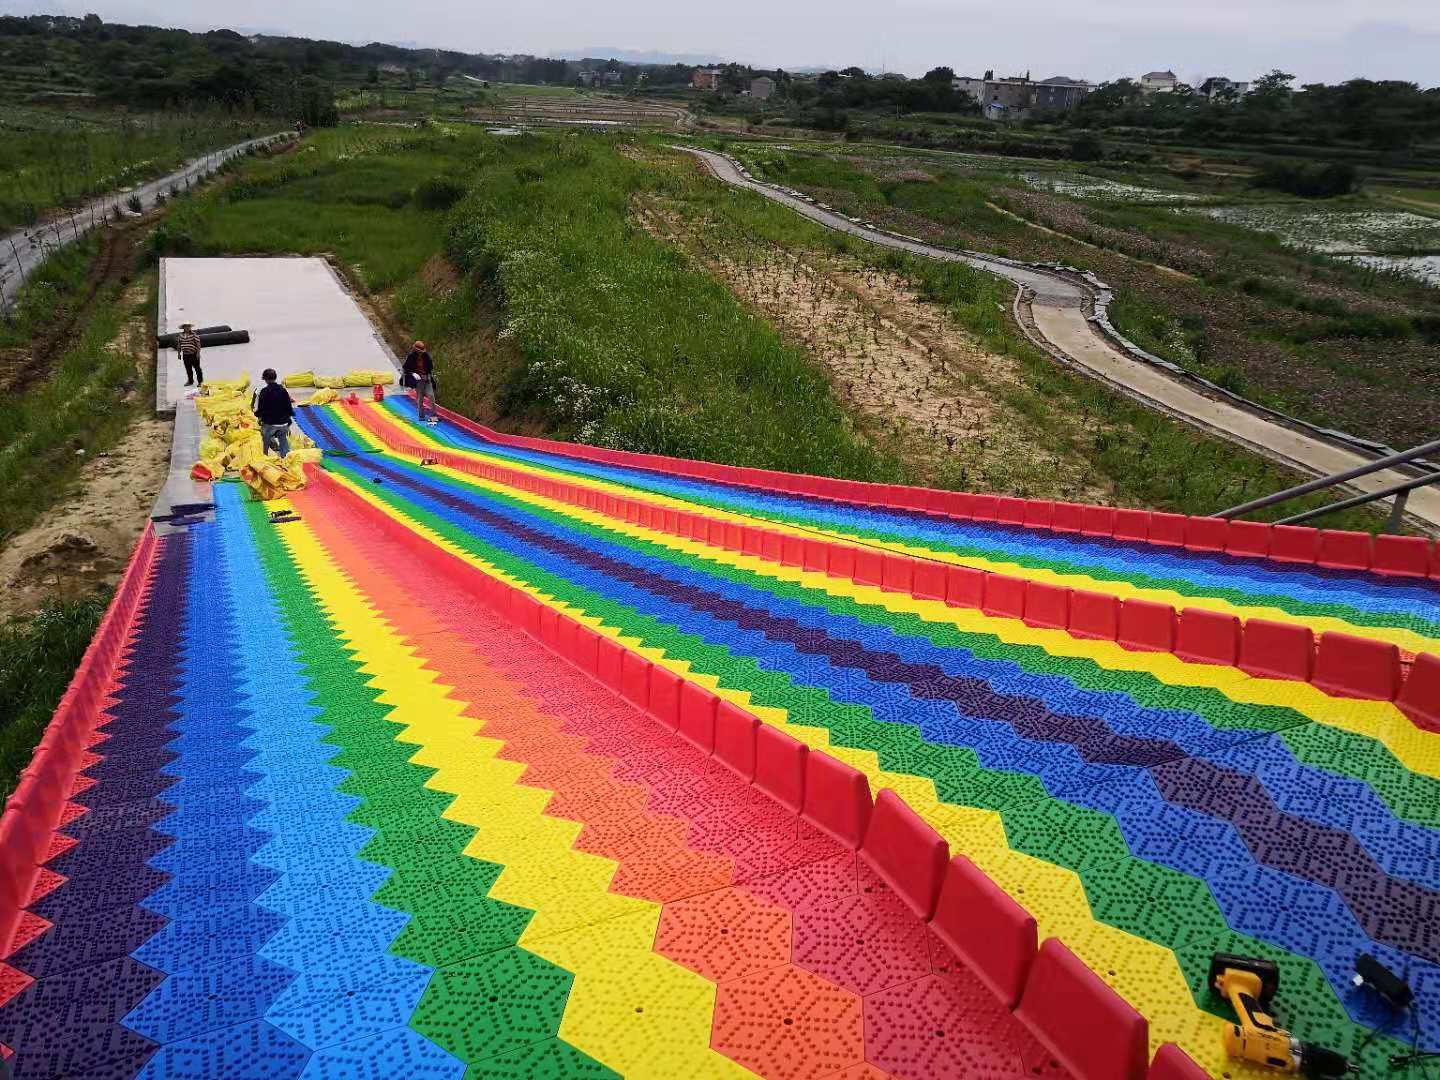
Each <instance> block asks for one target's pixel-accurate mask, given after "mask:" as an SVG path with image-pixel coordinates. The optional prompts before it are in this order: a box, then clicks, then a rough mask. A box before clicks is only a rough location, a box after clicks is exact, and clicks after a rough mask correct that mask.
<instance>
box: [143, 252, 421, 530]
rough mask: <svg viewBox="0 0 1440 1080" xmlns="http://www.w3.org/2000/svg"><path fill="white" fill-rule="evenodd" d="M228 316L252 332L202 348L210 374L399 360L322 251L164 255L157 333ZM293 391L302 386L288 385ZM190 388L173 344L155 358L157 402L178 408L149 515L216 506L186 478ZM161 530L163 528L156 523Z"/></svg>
mask: <svg viewBox="0 0 1440 1080" xmlns="http://www.w3.org/2000/svg"><path fill="white" fill-rule="evenodd" d="M182 322H193V323H195V325H196V326H205V325H207V324H208V325H215V324H219V323H228V324H229V325H231V326H233V327H235V328H236V329H237V330H241V329H243V330H249V331H250V343H249V344H248V345H217V346H212V347H211V348H209V349H206V350H205V351H204V352H203V353H202V354H201V362H202V364H203V367H204V370H205V377H206V378H207V379H236V378H239V377H240V376H241V375H249V376H250V382H251V385H252V386H254V385H257V384H258V383H259V382H260V372H262V371H264V370H265V369H266V368H267V367H273V368H274V369H275V370H276V371H277V372H279V374H280V375H281V376H282V377H283V376H285V375H287V374H289V373H290V372H293V371H313V372H315V373H316V374H317V375H343V374H344V373H345V372H347V371H349V370H351V369H352V368H370V369H376V368H378V369H382V370H383V369H386V368H390V369H393V370H395V371H396V373H397V375H398V372H399V368H398V366H397V364H396V361H395V356H394V354H393V353H392V352H391V351H390V347H389V346H388V345H386V344H385V342H384V340H383V339H382V338H381V337H380V336H379V335H378V334H377V333H376V332H375V328H374V327H373V326H372V325H371V323H370V320H369V318H368V317H367V316H366V315H365V313H364V312H363V311H361V310H360V305H359V304H357V303H356V302H355V298H354V297H353V296H352V295H351V294H350V292H349V290H348V289H346V288H345V285H344V283H343V282H342V281H341V280H340V278H339V276H338V275H336V273H335V271H334V270H333V269H331V267H330V264H329V263H327V262H326V261H325V260H324V259H313V258H273V259H260V258H252V259H161V260H160V312H159V325H158V326H157V327H156V333H157V334H164V333H168V332H170V331H172V330H176V329H178V328H179V326H180V324H181V323H182ZM368 392H369V391H365V393H368ZM291 393H292V395H293V396H295V397H296V398H304V397H307V396H308V395H309V393H310V391H308V390H303V389H296V390H292V391H291ZM194 396H195V391H194V390H187V389H186V387H185V365H184V364H182V363H181V362H180V358H179V356H177V355H176V354H175V352H174V351H173V350H171V349H162V350H160V351H159V353H158V354H157V355H156V358H155V409H156V411H157V412H161V413H167V412H172V411H173V412H174V413H175V436H174V443H173V447H172V452H171V458H170V475H169V477H168V478H167V480H166V482H165V487H164V489H163V490H162V491H161V492H160V496H159V498H158V499H156V500H155V508H154V510H153V511H152V512H151V516H152V517H154V518H158V519H164V518H168V517H169V516H170V515H171V514H173V513H175V512H177V510H178V511H180V512H183V513H186V514H199V515H201V516H204V515H205V513H206V510H205V508H207V507H209V506H211V505H212V501H211V492H210V485H209V483H202V482H198V481H195V480H192V479H191V478H190V467H191V466H192V465H194V464H195V461H196V459H197V458H198V457H199V447H200V440H201V438H202V437H203V436H204V427H203V425H202V424H201V423H200V418H199V416H198V415H197V413H196V411H195V403H194ZM162 531H164V530H163V528H162Z"/></svg>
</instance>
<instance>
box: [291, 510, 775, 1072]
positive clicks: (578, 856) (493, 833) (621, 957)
mask: <svg viewBox="0 0 1440 1080" xmlns="http://www.w3.org/2000/svg"><path fill="white" fill-rule="evenodd" d="M280 535H281V537H282V539H283V540H284V542H285V544H286V547H287V548H288V549H289V551H290V554H291V556H292V558H293V559H294V561H295V563H296V565H297V566H298V567H299V569H300V574H301V577H302V578H303V579H304V581H305V584H306V586H307V587H308V588H309V589H310V591H311V592H312V594H313V595H314V596H315V599H316V602H317V603H318V604H319V606H320V607H321V609H322V610H323V611H324V612H325V613H326V615H327V616H328V618H329V619H330V621H331V622H332V624H333V625H334V627H335V629H336V634H337V636H338V637H339V638H340V640H341V641H342V643H343V644H344V647H345V648H346V649H347V650H349V651H350V652H351V653H352V654H353V655H354V657H355V660H356V662H357V664H358V665H359V667H360V671H361V672H362V673H363V674H365V675H366V676H368V677H369V683H370V685H371V686H373V687H375V688H376V689H378V690H379V691H380V692H381V696H380V699H379V700H380V702H381V703H383V704H385V705H388V706H390V707H391V709H392V712H391V713H390V715H389V717H388V720H389V721H390V722H392V723H396V724H400V725H402V729H401V732H400V734H399V735H398V736H397V738H398V739H399V740H400V741H402V742H410V743H414V744H415V746H416V747H417V749H416V752H415V755H414V756H413V757H412V758H411V760H412V761H414V762H415V763H417V764H421V765H426V766H429V767H431V768H434V769H436V770H437V771H436V772H435V774H434V775H433V776H432V777H431V778H430V780H429V781H428V782H427V786H429V787H431V788H434V789H436V790H438V791H444V792H448V793H452V794H454V795H456V799H455V801H454V802H453V803H452V804H451V805H450V806H449V807H448V808H447V810H446V811H445V816H446V817H447V818H449V819H451V820H454V821H458V822H461V823H463V824H466V825H471V826H474V827H476V830H477V831H476V833H475V837H474V839H473V840H472V841H471V842H470V844H469V845H468V846H467V848H466V854H467V855H470V856H473V857H474V858H477V859H484V860H486V861H488V862H493V863H496V864H498V865H501V866H503V867H504V868H505V869H504V870H503V871H502V872H501V874H500V876H499V877H498V878H497V880H496V882H495V884H494V886H493V887H492V888H491V890H490V895H491V896H493V897H495V898H496V899H498V900H503V901H507V902H509V903H512V904H515V905H518V906H520V907H524V908H527V909H530V910H532V911H534V912H535V916H534V918H533V919H532V920H531V922H530V924H529V926H527V927H526V930H525V932H524V934H523V935H522V936H521V938H520V941H519V945H520V946H521V947H522V948H525V949H527V950H529V951H530V952H533V953H535V954H536V955H537V956H541V957H543V958H545V959H547V960H550V961H552V962H553V963H555V964H558V965H559V966H561V967H563V968H565V969H566V970H568V971H570V972H573V974H574V976H575V979H574V984H573V986H572V988H571V991H570V997H569V1000H568V1003H567V1005H566V1009H565V1015H564V1018H563V1020H562V1022H561V1028H560V1037H561V1038H563V1039H565V1040H566V1041H567V1042H569V1043H570V1044H571V1045H573V1046H575V1047H576V1048H578V1049H580V1050H583V1051H584V1052H585V1053H587V1054H590V1055H591V1056H592V1057H594V1058H596V1059H597V1060H599V1061H602V1062H604V1063H605V1064H607V1065H609V1066H610V1067H612V1068H614V1069H616V1070H617V1071H619V1072H621V1073H622V1074H624V1075H625V1076H633V1077H656V1078H669V1077H675V1076H696V1077H749V1076H751V1075H752V1074H751V1073H750V1072H749V1071H748V1070H746V1069H744V1068H742V1067H740V1066H739V1065H736V1064H735V1063H734V1062H733V1061H731V1060H730V1059H728V1058H726V1057H724V1056H723V1055H721V1054H719V1053H717V1052H715V1051H714V1050H712V1049H711V1048H710V1031H711V1024H712V1021H713V1012H714V1004H715V987H714V985H713V984H712V983H710V982H709V981H707V980H706V979H704V978H702V977H700V976H699V975H696V974H695V973H693V972H691V971H689V970H687V969H685V968H682V967H680V966H678V965H677V964H675V963H673V962H671V961H670V960H667V959H665V958H664V957H662V956H660V955H659V954H657V953H655V952H654V950H653V945H654V939H655V928H656V925H657V923H658V921H659V918H660V905H658V904H654V903H650V902H648V901H644V900H638V899H635V898H633V897H626V896H620V895H617V894H615V893H612V892H610V891H609V886H610V881H611V879H612V877H613V876H614V874H615V870H616V863H615V862H614V861H612V860H610V859H604V858H601V857H599V856H596V855H591V854H589V853H587V852H584V851H577V850H575V849H574V848H573V846H572V845H573V844H574V841H575V838H576V836H577V835H578V834H579V831H580V828H581V826H580V825H579V824H578V823H576V822H572V821H566V820H563V819H560V818H555V817H549V816H546V815H545V814H543V813H542V811H543V809H544V806H545V804H546V802H547V801H548V799H549V794H550V793H549V792H546V791H543V790H541V789H538V788H534V787H529V786H525V785H521V784H519V783H518V779H519V775H520V773H521V772H522V771H523V769H524V767H525V766H524V765H523V764H521V763H517V762H512V761H506V760H502V759H500V758H498V757H497V756H496V754H497V752H498V751H499V750H500V748H501V746H502V744H501V743H500V742H498V741H497V740H494V739H487V738H485V737H484V725H483V721H480V720H476V719H474V718H473V717H472V716H469V715H466V710H467V708H470V707H471V706H476V707H478V708H477V710H476V711H479V712H481V713H482V714H483V711H484V702H481V701H477V702H467V701H463V700H460V699H458V698H457V697H456V696H455V695H454V693H453V691H452V688H451V687H449V686H447V685H445V683H444V682H443V681H442V679H441V678H440V676H439V674H438V673H437V672H435V671H434V670H432V669H430V668H428V667H427V666H426V665H425V664H424V662H423V660H422V658H420V657H419V656H418V655H417V649H416V648H415V647H414V644H413V643H412V642H411V641H409V640H408V639H407V638H405V637H403V636H401V635H400V634H398V633H397V632H396V631H395V630H394V629H393V628H392V627H391V625H390V624H389V623H388V621H387V620H386V619H385V618H384V616H383V615H382V614H381V612H380V611H379V610H377V609H376V608H375V607H373V606H372V605H371V604H369V603H368V602H367V601H365V600H364V599H362V598H361V596H360V594H359V592H358V590H357V589H356V588H355V586H354V584H353V582H352V580H351V578H350V576H349V575H350V573H351V572H355V573H361V574H363V573H364V572H365V568H363V567H349V568H342V567H340V566H339V565H338V564H337V563H336V562H335V561H334V560H333V559H332V557H331V555H330V554H329V552H328V550H327V549H326V548H325V547H324V546H323V545H322V544H321V543H320V542H319V541H318V539H317V538H316V537H315V535H314V534H313V533H312V532H311V531H310V530H309V529H308V528H307V527H306V526H305V524H304V522H303V521H301V522H295V523H292V524H290V525H288V526H286V527H285V529H284V530H283V531H282V532H281V534H280ZM419 610H421V611H422V612H423V608H421V609H419ZM477 728H478V729H479V732H480V734H479V735H478V736H477V734H476V731H477ZM637 1002H639V1005H638V1006H637V1004H636V1003H637Z"/></svg>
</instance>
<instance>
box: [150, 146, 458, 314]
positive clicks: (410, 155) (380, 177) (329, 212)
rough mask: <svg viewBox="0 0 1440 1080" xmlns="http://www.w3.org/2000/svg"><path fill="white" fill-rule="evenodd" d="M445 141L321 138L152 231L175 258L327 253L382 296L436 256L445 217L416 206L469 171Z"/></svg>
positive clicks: (250, 167)
mask: <svg viewBox="0 0 1440 1080" xmlns="http://www.w3.org/2000/svg"><path fill="white" fill-rule="evenodd" d="M461 145H462V140H461V139H459V138H457V137H452V136H449V135H447V134H444V133H442V132H433V131H432V132H416V133H404V134H396V135H392V134H390V133H386V134H384V135H379V134H376V133H375V132H374V130H373V129H366V128H347V129H341V130H338V131H324V132H320V133H318V134H317V135H315V136H314V137H313V138H312V139H311V140H310V141H309V142H308V143H307V145H306V146H305V147H304V148H303V149H301V150H299V151H297V152H295V153H294V154H292V155H288V156H286V157H284V158H280V159H275V160H272V161H266V162H255V163H247V164H246V166H245V167H244V168H243V169H242V170H241V172H240V175H239V176H238V178H237V179H236V180H235V182H234V183H232V184H231V185H230V186H229V187H228V188H226V189H224V190H221V191H218V192H216V193H213V194H210V195H206V196H204V197H202V198H200V199H197V200H193V201H191V202H188V203H186V204H183V205H181V206H178V207H176V208H175V209H174V210H172V212H171V214H170V216H169V217H168V218H167V220H166V221H165V223H164V224H163V225H162V226H161V227H160V228H159V229H157V230H156V235H155V245H156V248H157V250H158V251H161V252H164V253H166V254H172V255H201V256H206V255H224V254H245V253H250V254H287V253H288V254H302V255H320V254H330V253H333V254H335V255H336V256H338V257H339V259H340V260H341V261H342V262H344V263H345V264H346V265H347V266H352V267H355V268H357V269H358V270H359V272H360V276H361V278H362V280H363V282H364V283H365V284H366V285H367V286H369V287H370V288H374V289H387V288H390V287H392V286H394V285H397V284H399V283H400V282H402V281H404V280H406V279H407V278H409V277H411V276H413V275H414V274H415V273H416V272H417V271H418V270H419V269H420V267H421V266H422V265H424V263H425V260H426V259H428V258H429V257H430V256H431V255H433V254H435V252H436V251H437V250H438V249H439V247H440V243H441V238H442V235H443V224H442V217H441V215H440V214H438V213H436V212H434V211H426V210H421V209H419V208H418V207H416V206H415V204H414V194H415V190H416V189H417V188H418V187H420V185H421V184H423V183H425V182H426V181H427V180H431V179H433V178H435V177H437V176H449V175H451V173H452V172H454V171H457V170H463V169H464V168H465V157H464V154H463V153H461V151H460V147H461Z"/></svg>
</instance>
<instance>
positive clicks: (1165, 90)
mask: <svg viewBox="0 0 1440 1080" xmlns="http://www.w3.org/2000/svg"><path fill="white" fill-rule="evenodd" d="M1179 81H1180V80H1179V79H1177V78H1176V77H1175V73H1174V72H1173V71H1147V72H1146V73H1145V74H1144V75H1141V76H1140V89H1141V90H1143V91H1144V92H1145V93H1147V94H1173V93H1174V92H1175V85H1176V84H1177V83H1178V82H1179Z"/></svg>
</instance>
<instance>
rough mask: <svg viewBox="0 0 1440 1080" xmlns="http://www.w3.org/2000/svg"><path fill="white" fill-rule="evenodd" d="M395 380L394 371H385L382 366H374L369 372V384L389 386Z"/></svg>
mask: <svg viewBox="0 0 1440 1080" xmlns="http://www.w3.org/2000/svg"><path fill="white" fill-rule="evenodd" d="M394 381H395V372H393V371H387V370H385V369H384V368H376V369H375V370H374V371H372V372H371V373H370V385H371V386H389V385H390V384H391V383H393V382H394Z"/></svg>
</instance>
